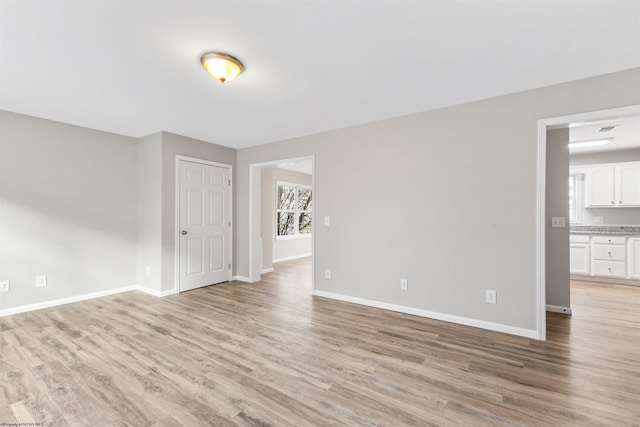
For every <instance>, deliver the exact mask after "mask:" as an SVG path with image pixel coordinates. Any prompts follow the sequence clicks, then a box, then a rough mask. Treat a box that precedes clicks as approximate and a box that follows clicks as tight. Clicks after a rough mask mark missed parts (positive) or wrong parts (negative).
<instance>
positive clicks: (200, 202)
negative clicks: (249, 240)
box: [178, 160, 231, 292]
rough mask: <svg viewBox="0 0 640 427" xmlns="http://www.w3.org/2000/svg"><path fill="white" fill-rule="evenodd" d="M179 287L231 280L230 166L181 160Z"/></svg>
mask: <svg viewBox="0 0 640 427" xmlns="http://www.w3.org/2000/svg"><path fill="white" fill-rule="evenodd" d="M178 169H179V171H178V173H179V180H178V182H179V189H178V198H179V210H178V224H179V227H178V229H179V236H178V239H179V250H178V253H179V273H178V291H179V292H183V291H188V290H190V289H195V288H200V287H203V286H208V285H212V284H215V283H220V282H225V281H228V280H229V278H230V273H231V265H230V254H229V249H230V235H231V222H230V205H229V192H230V181H229V168H226V167H221V166H214V165H210V164H204V163H197V162H194V161H189V160H180V161H179V168H178Z"/></svg>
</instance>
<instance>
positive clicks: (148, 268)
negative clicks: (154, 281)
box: [144, 265, 151, 276]
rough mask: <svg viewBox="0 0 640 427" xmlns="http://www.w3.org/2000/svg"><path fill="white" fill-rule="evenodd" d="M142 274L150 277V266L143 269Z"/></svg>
mask: <svg viewBox="0 0 640 427" xmlns="http://www.w3.org/2000/svg"><path fill="white" fill-rule="evenodd" d="M144 274H145V275H147V276H151V266H150V265H147V266H145V267H144Z"/></svg>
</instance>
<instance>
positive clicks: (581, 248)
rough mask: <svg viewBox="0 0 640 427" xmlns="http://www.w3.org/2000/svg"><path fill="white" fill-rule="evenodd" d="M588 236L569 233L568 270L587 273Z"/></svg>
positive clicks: (588, 260) (588, 257) (589, 261)
mask: <svg viewBox="0 0 640 427" xmlns="http://www.w3.org/2000/svg"><path fill="white" fill-rule="evenodd" d="M590 264H591V258H590V256H589V236H580V235H575V236H574V235H571V236H570V241H569V272H570V273H574V274H589V265H590Z"/></svg>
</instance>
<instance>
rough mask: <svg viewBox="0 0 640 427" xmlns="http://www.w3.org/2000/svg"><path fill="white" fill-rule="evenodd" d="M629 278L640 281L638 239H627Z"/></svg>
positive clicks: (639, 244) (639, 241)
mask: <svg viewBox="0 0 640 427" xmlns="http://www.w3.org/2000/svg"><path fill="white" fill-rule="evenodd" d="M627 262H628V263H629V278H630V279H640V237H632V238H630V239H629V260H628V261H627Z"/></svg>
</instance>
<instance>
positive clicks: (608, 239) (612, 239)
mask: <svg viewBox="0 0 640 427" xmlns="http://www.w3.org/2000/svg"><path fill="white" fill-rule="evenodd" d="M593 243H603V244H609V245H624V244H626V243H627V241H626V237H624V236H593Z"/></svg>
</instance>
